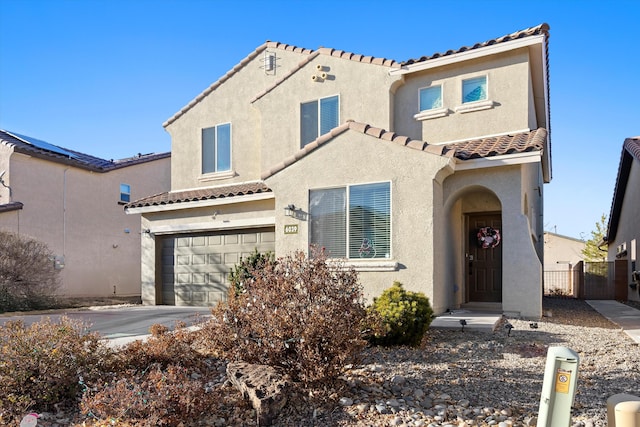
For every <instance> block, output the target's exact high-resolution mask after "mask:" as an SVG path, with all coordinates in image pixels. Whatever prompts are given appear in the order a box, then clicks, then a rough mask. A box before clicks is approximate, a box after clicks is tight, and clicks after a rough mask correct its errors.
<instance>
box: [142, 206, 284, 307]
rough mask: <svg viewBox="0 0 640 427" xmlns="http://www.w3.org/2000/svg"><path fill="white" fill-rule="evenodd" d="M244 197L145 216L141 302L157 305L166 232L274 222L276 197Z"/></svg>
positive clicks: (235, 228)
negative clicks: (162, 250)
mask: <svg viewBox="0 0 640 427" xmlns="http://www.w3.org/2000/svg"><path fill="white" fill-rule="evenodd" d="M238 199H241V198H232V200H230V201H229V202H227V201H225V200H223V203H220V204H217V205H214V206H207V207H201V208H194V209H176V210H174V209H172V210H166V211H160V212H154V213H146V214H144V215H143V216H142V221H141V224H142V229H143V230H149V231H150V233H143V237H142V241H141V245H142V249H141V250H142V261H141V262H142V265H141V282H142V303H143V304H150V305H155V304H157V303H158V301H157V296H158V295H159V293H160V292H161V287H162V277H161V272H162V271H161V270H162V269H161V252H160V251H161V247H160V242H161V239H162V237H163V236H164V235H175V234H180V233H198V232H214V231H220V230H238V229H244V228H252V227H264V226H273V224H274V216H275V212H274V199H273V198H269V199H265V200H256V201H249V202H238Z"/></svg>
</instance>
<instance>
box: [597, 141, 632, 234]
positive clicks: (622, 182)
mask: <svg viewBox="0 0 640 427" xmlns="http://www.w3.org/2000/svg"><path fill="white" fill-rule="evenodd" d="M634 159H635V161H636V162H640V136H636V137H632V138H627V139H625V140H624V143H623V144H622V154H621V155H620V164H619V165H618V176H617V177H616V185H615V187H614V189H613V200H612V201H611V211H610V213H609V224H608V226H607V236H606V237H605V241H607V242H613V241H614V240H615V238H616V234H617V233H618V224H619V222H620V214H621V212H622V202H623V201H624V194H625V193H626V191H627V187H628V184H629V176H630V174H631V165H632V164H633V161H634Z"/></svg>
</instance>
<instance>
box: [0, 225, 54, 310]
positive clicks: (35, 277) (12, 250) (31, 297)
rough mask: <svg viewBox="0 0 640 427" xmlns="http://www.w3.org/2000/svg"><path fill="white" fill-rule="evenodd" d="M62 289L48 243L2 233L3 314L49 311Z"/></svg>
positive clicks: (0, 285) (0, 302)
mask: <svg viewBox="0 0 640 427" xmlns="http://www.w3.org/2000/svg"><path fill="white" fill-rule="evenodd" d="M59 287H60V281H59V277H58V270H56V269H55V267H54V265H53V254H52V252H51V251H50V250H49V248H48V247H47V245H46V244H45V243H43V242H39V241H37V240H35V239H32V238H29V237H25V236H22V235H19V234H16V233H11V232H7V231H0V312H5V311H19V310H38V309H42V308H49V307H51V306H53V305H54V304H55V301H56V299H55V296H56V292H57V290H58V288H59Z"/></svg>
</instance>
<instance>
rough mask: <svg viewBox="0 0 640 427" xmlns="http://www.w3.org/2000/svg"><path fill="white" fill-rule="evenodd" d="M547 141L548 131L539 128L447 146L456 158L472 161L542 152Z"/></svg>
mask: <svg viewBox="0 0 640 427" xmlns="http://www.w3.org/2000/svg"><path fill="white" fill-rule="evenodd" d="M546 139H547V130H546V129H544V128H539V129H536V130H533V131H529V132H523V133H518V134H514V135H500V136H492V137H488V138H480V139H472V140H470V141H463V142H456V143H453V144H447V145H446V146H447V147H448V148H449V149H451V150H455V157H456V158H458V159H460V160H470V159H479V158H484V157H493V156H502V155H505V154H517V153H525V152H529V151H538V150H542V149H544V147H545V142H546Z"/></svg>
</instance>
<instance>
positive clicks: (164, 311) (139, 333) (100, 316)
mask: <svg viewBox="0 0 640 427" xmlns="http://www.w3.org/2000/svg"><path fill="white" fill-rule="evenodd" d="M210 315H211V311H210V308H209V307H177V306H169V305H153V306H152V305H133V306H131V305H122V306H104V307H92V308H86V309H84V308H83V309H70V310H58V311H53V312H47V313H35V314H34V313H33V312H31V313H28V314H24V315H17V314H13V315H9V316H6V315H5V316H0V326H2V325H4V323H5V322H7V321H9V320H18V319H21V320H23V321H24V323H25V324H26V325H30V324H31V323H34V322H38V321H40V320H42V319H43V318H47V317H49V318H50V319H51V320H52V321H54V322H56V321H58V320H59V319H60V317H62V316H67V317H69V318H71V319H77V320H80V321H82V322H84V323H85V324H87V325H88V327H89V330H90V331H92V332H98V333H99V334H100V335H101V336H102V337H104V338H105V339H108V340H109V344H110V345H112V346H119V345H123V344H126V343H127V342H130V341H133V340H136V339H143V338H145V337H146V336H147V335H148V334H149V328H150V327H151V325H154V324H156V323H158V324H162V325H165V326H167V327H168V328H169V329H173V328H174V326H175V324H176V322H177V321H182V322H185V323H186V324H187V326H192V325H194V323H196V322H197V320H198V317H200V320H206V318H207V317H208V316H210Z"/></svg>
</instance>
